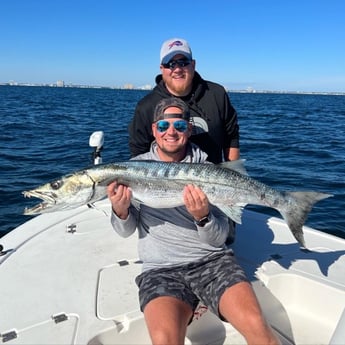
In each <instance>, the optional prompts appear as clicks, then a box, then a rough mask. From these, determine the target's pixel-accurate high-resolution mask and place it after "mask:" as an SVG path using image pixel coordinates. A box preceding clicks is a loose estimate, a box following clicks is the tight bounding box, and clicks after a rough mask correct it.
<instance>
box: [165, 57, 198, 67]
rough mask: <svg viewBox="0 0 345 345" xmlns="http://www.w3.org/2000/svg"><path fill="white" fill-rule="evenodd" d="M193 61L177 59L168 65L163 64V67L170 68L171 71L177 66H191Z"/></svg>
mask: <svg viewBox="0 0 345 345" xmlns="http://www.w3.org/2000/svg"><path fill="white" fill-rule="evenodd" d="M191 62H192V61H191V60H187V59H177V60H171V61H169V62H168V63H163V64H162V65H163V67H164V68H170V69H174V68H176V67H177V66H178V67H186V66H188V65H190V63H191Z"/></svg>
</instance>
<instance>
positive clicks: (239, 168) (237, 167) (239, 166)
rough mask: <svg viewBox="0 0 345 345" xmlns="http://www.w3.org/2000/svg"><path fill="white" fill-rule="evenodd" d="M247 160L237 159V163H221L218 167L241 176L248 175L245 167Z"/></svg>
mask: <svg viewBox="0 0 345 345" xmlns="http://www.w3.org/2000/svg"><path fill="white" fill-rule="evenodd" d="M244 162H245V159H237V160H235V161H226V162H222V163H219V164H218V166H220V167H222V168H225V169H230V170H234V171H236V172H238V173H240V174H241V175H248V173H247V170H246V168H245V166H244Z"/></svg>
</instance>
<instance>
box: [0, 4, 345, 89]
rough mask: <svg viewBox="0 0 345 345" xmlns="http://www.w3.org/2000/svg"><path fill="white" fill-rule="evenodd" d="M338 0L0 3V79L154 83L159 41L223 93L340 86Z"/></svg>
mask: <svg viewBox="0 0 345 345" xmlns="http://www.w3.org/2000/svg"><path fill="white" fill-rule="evenodd" d="M344 13H345V1H344V0H212V1H211V0H210V1H206V0H196V1H191V0H179V1H171V0H170V1H168V0H165V1H164V0H160V1H158V0H0V32H1V35H0V83H4V82H8V81H10V80H14V81H17V82H19V83H55V82H56V81H57V80H64V81H65V83H72V84H84V85H90V84H91V85H100V86H101V85H102V86H123V85H124V84H126V83H131V84H133V85H135V86H138V87H140V86H143V85H146V84H150V85H154V79H155V76H156V75H157V74H158V73H159V51H160V46H161V44H162V42H163V41H164V40H166V39H168V38H171V37H182V38H185V39H187V40H188V41H189V43H190V45H191V48H192V51H193V55H194V58H195V59H196V63H197V71H198V72H199V73H200V74H201V75H202V76H203V77H204V78H205V79H208V80H212V81H215V82H218V83H220V84H222V85H224V86H225V87H228V88H229V89H231V90H236V89H246V88H249V87H251V88H254V89H257V90H290V91H292V90H294V91H325V92H330V91H336V92H345V20H344Z"/></svg>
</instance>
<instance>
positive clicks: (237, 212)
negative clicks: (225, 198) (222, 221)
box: [217, 205, 244, 224]
mask: <svg viewBox="0 0 345 345" xmlns="http://www.w3.org/2000/svg"><path fill="white" fill-rule="evenodd" d="M217 207H218V208H219V209H220V210H221V211H222V212H223V213H225V214H226V215H227V216H228V217H229V218H231V219H232V220H233V221H234V222H236V223H237V224H242V212H243V208H244V207H243V206H224V205H221V206H219V205H217Z"/></svg>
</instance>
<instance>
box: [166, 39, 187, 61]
mask: <svg viewBox="0 0 345 345" xmlns="http://www.w3.org/2000/svg"><path fill="white" fill-rule="evenodd" d="M177 54H182V55H184V56H185V57H186V58H187V59H189V60H192V50H191V49H190V46H189V44H188V42H187V41H186V40H184V39H183V38H171V39H170V40H167V41H165V42H164V43H163V45H162V48H161V54H160V57H161V64H165V63H168V62H169V61H170V60H171V59H172V58H173V57H174V56H175V55H177Z"/></svg>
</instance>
